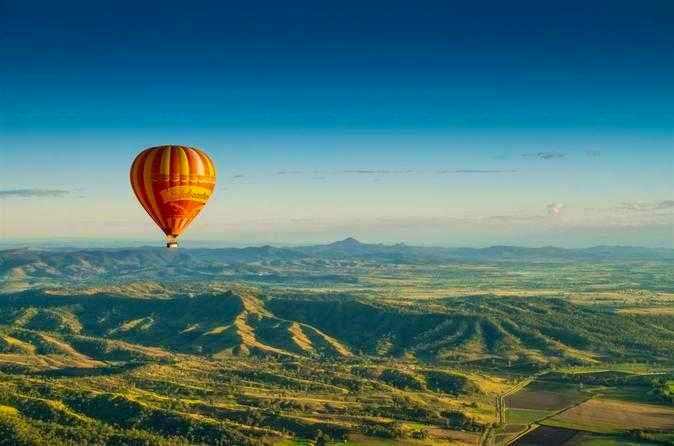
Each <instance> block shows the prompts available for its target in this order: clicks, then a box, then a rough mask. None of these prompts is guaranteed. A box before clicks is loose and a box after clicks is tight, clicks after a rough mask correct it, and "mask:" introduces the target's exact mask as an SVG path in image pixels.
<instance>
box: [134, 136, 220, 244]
mask: <svg viewBox="0 0 674 446" xmlns="http://www.w3.org/2000/svg"><path fill="white" fill-rule="evenodd" d="M130 177H131V188H132V189H133V192H134V193H135V194H136V197H137V198H138V201H139V202H140V204H141V205H142V206H143V208H144V209H145V210H146V211H147V213H148V214H149V215H150V217H152V220H154V222H155V223H156V224H157V226H159V228H160V229H161V230H162V231H164V234H166V246H167V247H168V248H175V247H177V246H178V242H177V238H178V236H179V235H180V234H182V232H183V231H184V230H185V228H187V226H188V225H189V224H190V223H191V222H192V220H194V218H195V217H196V216H197V214H199V212H200V211H201V209H202V208H203V207H204V205H205V204H206V202H207V201H208V199H209V198H210V196H211V194H212V193H213V189H214V188H215V165H214V164H213V161H212V160H211V158H210V157H209V156H208V155H206V153H204V152H203V151H201V150H199V149H195V148H193V147H185V146H157V147H150V148H149V149H145V150H143V151H142V152H140V153H139V154H138V156H136V159H135V160H133V164H132V165H131V172H130Z"/></svg>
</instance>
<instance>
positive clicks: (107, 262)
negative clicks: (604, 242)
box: [0, 238, 674, 291]
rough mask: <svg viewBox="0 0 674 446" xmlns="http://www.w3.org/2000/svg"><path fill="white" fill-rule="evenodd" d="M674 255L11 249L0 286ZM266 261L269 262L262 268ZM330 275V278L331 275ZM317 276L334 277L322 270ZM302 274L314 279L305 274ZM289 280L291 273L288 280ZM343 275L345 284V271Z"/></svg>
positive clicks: (520, 250)
mask: <svg viewBox="0 0 674 446" xmlns="http://www.w3.org/2000/svg"><path fill="white" fill-rule="evenodd" d="M651 260H656V261H670V260H674V250H672V249H664V248H639V247H622V246H596V247H592V248H585V249H564V248H556V247H543V248H524V247H516V246H492V247H488V248H438V247H419V246H409V245H405V244H402V243H400V244H396V245H383V244H367V243H361V242H359V241H357V240H355V239H353V238H347V239H345V240H341V241H338V242H334V243H330V244H325V245H311V246H298V247H293V248H277V247H272V246H261V247H248V248H217V249H205V248H198V249H179V250H167V249H165V248H153V247H140V248H119V249H52V250H34V249H27V248H24V249H9V250H4V251H0V291H1V290H3V289H4V290H10V291H16V290H20V289H25V288H29V287H35V286H41V285H45V284H49V283H54V281H57V282H66V283H82V282H89V281H94V282H95V281H107V282H111V281H112V282H120V281H136V280H159V281H162V280H177V279H181V278H183V279H184V278H189V279H190V280H198V279H204V280H208V279H209V278H213V277H222V276H223V275H224V276H229V278H230V279H232V280H242V281H246V280H247V279H248V278H250V277H254V278H255V279H256V281H259V280H260V279H261V278H262V279H263V278H264V277H265V276H268V275H271V276H273V275H274V274H275V272H274V271H273V266H275V265H283V264H299V265H307V264H316V263H320V262H332V261H338V262H339V261H349V262H374V263H377V264H393V263H396V264H433V263H439V262H445V263H448V262H449V263H451V262H478V263H479V262H543V263H544V262H553V263H554V262H557V263H560V262H630V261H651ZM264 266H266V267H264ZM326 274H327V275H326ZM319 276H320V277H318V278H319V279H325V280H331V274H330V273H326V272H325V271H323V272H322V273H321V274H319ZM302 277H303V278H305V279H307V278H310V279H312V280H313V279H316V277H312V276H311V274H308V273H306V271H303V272H302ZM291 279H292V278H291ZM340 280H342V281H348V280H350V279H349V278H348V277H345V275H344V274H341V275H340Z"/></svg>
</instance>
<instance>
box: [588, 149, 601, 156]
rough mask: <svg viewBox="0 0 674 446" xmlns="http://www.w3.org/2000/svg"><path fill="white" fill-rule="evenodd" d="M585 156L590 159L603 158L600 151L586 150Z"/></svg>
mask: <svg viewBox="0 0 674 446" xmlns="http://www.w3.org/2000/svg"><path fill="white" fill-rule="evenodd" d="M585 155H587V157H588V158H599V157H601V151H600V150H586V151H585Z"/></svg>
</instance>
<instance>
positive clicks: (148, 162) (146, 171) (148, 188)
mask: <svg viewBox="0 0 674 446" xmlns="http://www.w3.org/2000/svg"><path fill="white" fill-rule="evenodd" d="M158 152H159V151H158V150H151V151H150V153H148V155H147V158H145V163H144V165H143V181H144V184H143V186H144V190H145V195H147V200H148V201H149V203H150V209H152V213H153V214H154V215H156V216H157V219H158V220H159V221H160V223H161V226H162V229H163V228H165V227H166V225H165V224H164V220H163V219H162V216H161V214H160V212H159V208H158V207H157V199H156V198H155V196H154V190H153V189H152V164H153V163H154V159H155V157H156V156H157V153H158Z"/></svg>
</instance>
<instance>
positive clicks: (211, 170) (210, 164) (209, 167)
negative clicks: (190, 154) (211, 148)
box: [199, 151, 215, 177]
mask: <svg viewBox="0 0 674 446" xmlns="http://www.w3.org/2000/svg"><path fill="white" fill-rule="evenodd" d="M199 155H201V157H202V158H203V159H204V161H205V164H206V168H207V170H208V176H210V177H214V176H215V166H214V165H213V161H211V158H210V157H209V156H208V155H206V154H205V153H204V152H201V151H200V152H199Z"/></svg>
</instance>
